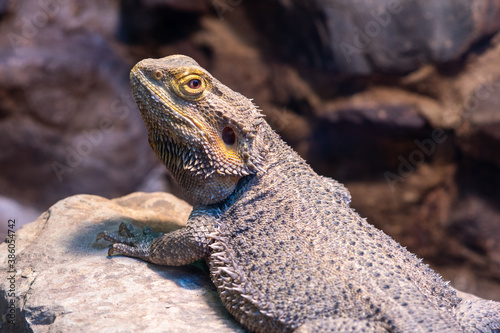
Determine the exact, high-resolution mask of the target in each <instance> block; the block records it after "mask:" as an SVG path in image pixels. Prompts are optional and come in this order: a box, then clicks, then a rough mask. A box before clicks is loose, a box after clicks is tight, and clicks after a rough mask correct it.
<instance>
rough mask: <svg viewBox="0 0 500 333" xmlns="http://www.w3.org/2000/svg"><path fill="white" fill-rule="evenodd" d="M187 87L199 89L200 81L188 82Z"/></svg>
mask: <svg viewBox="0 0 500 333" xmlns="http://www.w3.org/2000/svg"><path fill="white" fill-rule="evenodd" d="M188 87H189V88H191V89H198V88H199V87H201V81H200V80H198V79H192V80H191V81H189V82H188Z"/></svg>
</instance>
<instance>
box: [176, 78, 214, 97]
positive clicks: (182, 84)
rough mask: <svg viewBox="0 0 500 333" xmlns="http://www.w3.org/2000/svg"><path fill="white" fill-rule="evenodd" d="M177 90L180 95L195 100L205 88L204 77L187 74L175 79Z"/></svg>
mask: <svg viewBox="0 0 500 333" xmlns="http://www.w3.org/2000/svg"><path fill="white" fill-rule="evenodd" d="M176 88H177V89H176V90H177V92H178V94H179V96H180V97H183V98H186V99H190V100H196V99H199V98H200V97H201V96H203V92H204V91H205V90H206V89H207V81H206V79H205V78H204V77H203V76H201V75H198V74H189V75H186V76H184V77H183V78H181V79H179V80H178V81H177V87H176Z"/></svg>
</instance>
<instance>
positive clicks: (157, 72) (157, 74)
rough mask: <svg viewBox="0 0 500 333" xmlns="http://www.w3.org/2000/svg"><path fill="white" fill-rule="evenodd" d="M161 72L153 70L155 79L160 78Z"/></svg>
mask: <svg viewBox="0 0 500 333" xmlns="http://www.w3.org/2000/svg"><path fill="white" fill-rule="evenodd" d="M162 76H163V74H162V73H161V72H160V71H155V79H157V80H159V79H161V78H162Z"/></svg>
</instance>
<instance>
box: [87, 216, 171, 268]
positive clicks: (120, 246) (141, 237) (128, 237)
mask: <svg viewBox="0 0 500 333" xmlns="http://www.w3.org/2000/svg"><path fill="white" fill-rule="evenodd" d="M120 233H121V234H123V235H120ZM162 235H163V234H162V233H155V232H153V231H152V230H151V229H150V228H148V227H145V228H144V229H143V230H142V232H141V231H136V230H134V228H133V227H132V225H131V224H130V223H124V222H122V223H121V224H120V226H119V228H118V233H109V232H108V231H103V232H100V233H99V234H98V235H97V239H96V241H97V240H99V239H104V240H106V241H108V242H111V243H113V244H112V245H111V246H110V247H109V249H108V256H112V255H114V254H123V255H125V256H128V257H136V258H141V259H144V260H147V258H148V256H149V245H150V244H151V243H152V242H153V241H154V240H155V239H156V238H158V237H161V236H162Z"/></svg>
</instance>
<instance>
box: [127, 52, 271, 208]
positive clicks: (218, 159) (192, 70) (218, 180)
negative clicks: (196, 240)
mask: <svg viewBox="0 0 500 333" xmlns="http://www.w3.org/2000/svg"><path fill="white" fill-rule="evenodd" d="M130 80H131V85H132V91H133V94H134V98H135V101H136V103H137V105H138V106H139V110H140V112H141V115H142V118H143V119H144V122H145V124H146V127H147V130H148V134H149V143H150V145H151V147H152V148H153V150H154V151H155V153H156V155H157V156H158V157H159V158H160V159H161V160H162V161H163V162H164V163H165V165H166V166H167V168H168V169H169V170H170V172H171V173H172V175H173V176H174V177H175V178H176V180H177V181H178V182H179V184H180V185H181V186H182V187H183V188H184V189H185V190H186V191H187V192H188V194H191V195H192V196H193V197H194V199H195V201H197V202H198V203H201V204H210V203H215V202H219V201H222V200H223V199H225V198H226V197H227V196H229V194H231V193H232V192H233V190H234V188H235V187H236V184H237V182H238V181H239V179H240V178H242V177H244V176H247V175H250V174H254V173H257V172H258V171H259V170H262V167H261V165H262V153H263V146H264V145H263V142H262V139H261V137H262V135H259V134H260V132H261V131H262V126H265V125H263V124H265V122H264V120H263V118H262V115H261V114H260V112H259V111H258V110H257V108H256V107H255V105H254V104H253V103H252V102H251V100H249V99H247V98H245V97H244V96H243V95H240V94H238V93H236V92H234V91H232V90H231V89H229V88H227V87H226V86H224V85H223V84H222V83H220V82H219V81H218V80H216V79H215V78H214V77H213V76H212V75H210V73H208V72H207V71H206V70H205V69H203V68H202V67H200V66H199V65H198V64H197V63H196V62H195V61H194V60H193V59H191V58H189V57H186V56H181V55H173V56H169V57H165V58H161V59H145V60H142V61H141V62H139V63H138V64H137V65H135V67H134V68H133V69H132V71H131V73H130Z"/></svg>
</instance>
